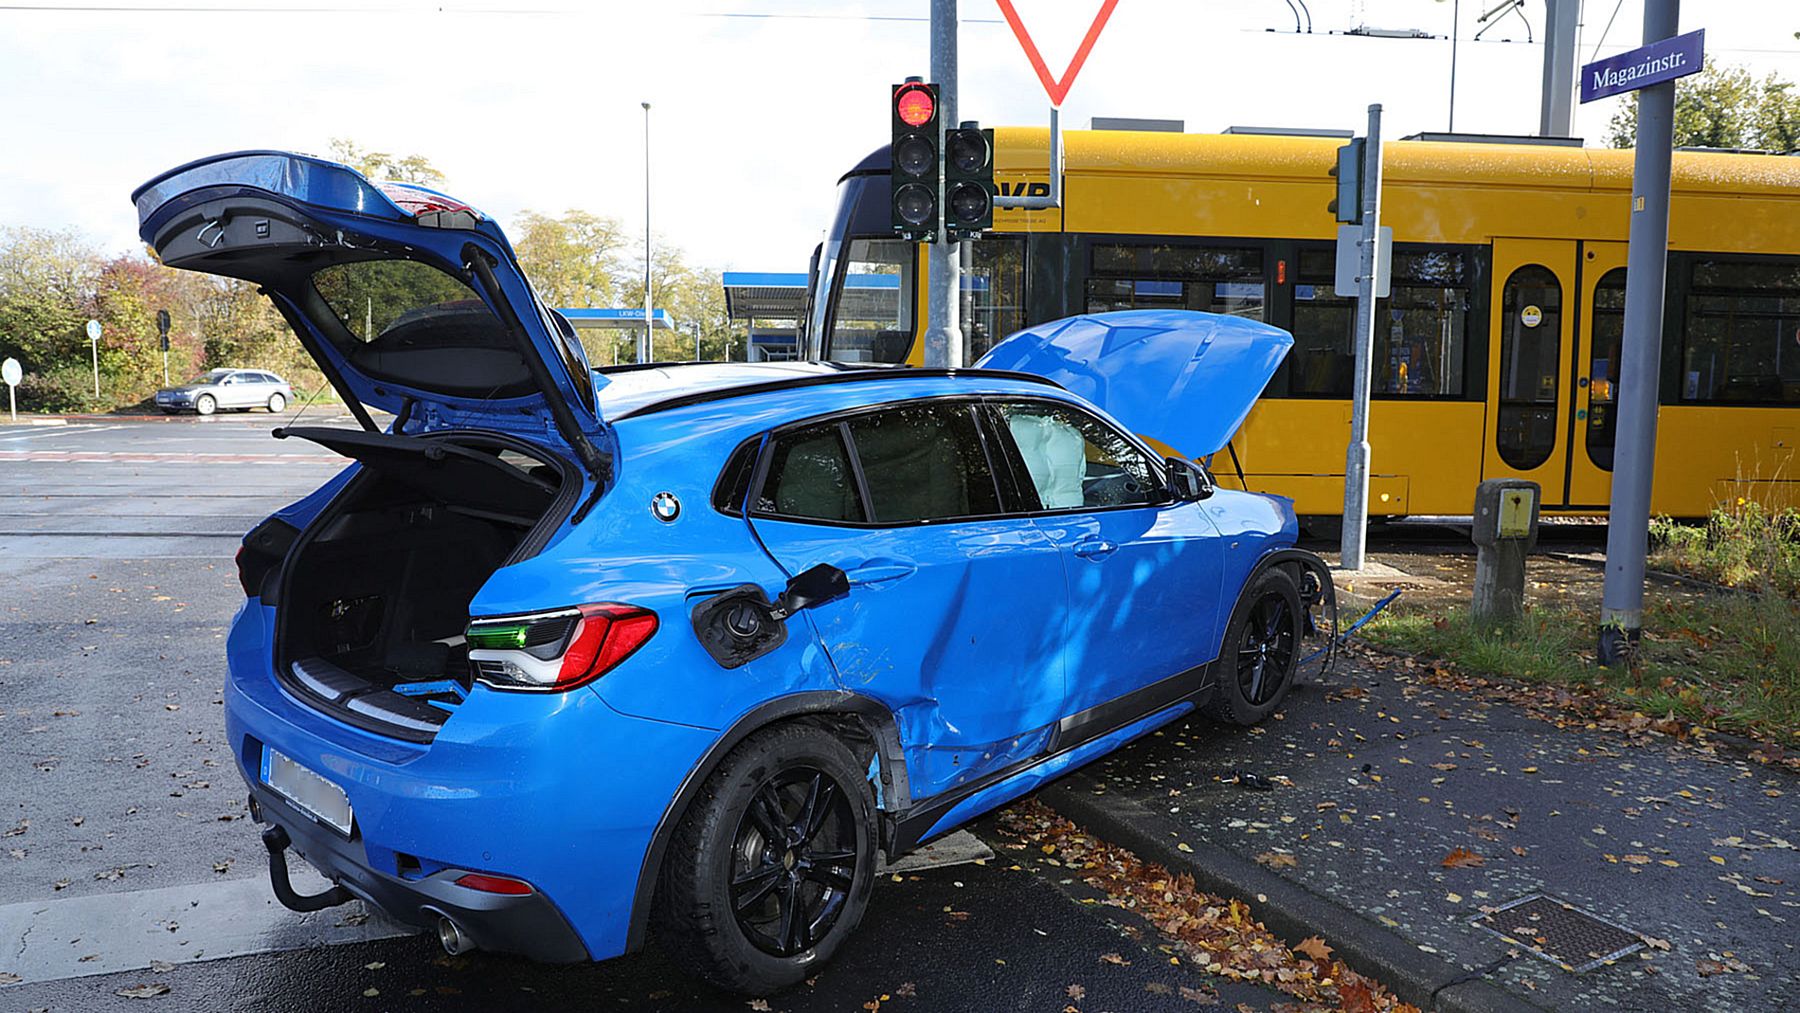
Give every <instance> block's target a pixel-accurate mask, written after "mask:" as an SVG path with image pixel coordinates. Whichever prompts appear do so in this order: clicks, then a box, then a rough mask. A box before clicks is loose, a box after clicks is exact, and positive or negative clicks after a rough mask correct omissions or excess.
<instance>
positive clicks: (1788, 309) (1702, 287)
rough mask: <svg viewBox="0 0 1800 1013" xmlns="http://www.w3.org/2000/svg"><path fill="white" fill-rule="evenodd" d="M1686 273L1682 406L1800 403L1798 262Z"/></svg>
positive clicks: (1702, 263)
mask: <svg viewBox="0 0 1800 1013" xmlns="http://www.w3.org/2000/svg"><path fill="white" fill-rule="evenodd" d="M1688 270H1689V272H1690V273H1689V275H1688V293H1687V316H1686V320H1685V321H1684V324H1685V327H1684V333H1683V336H1682V377H1681V385H1682V386H1681V394H1682V400H1684V401H1703V402H1704V401H1713V402H1722V403H1727V404H1800V258H1783V259H1782V260H1780V261H1768V260H1764V261H1734V260H1723V259H1713V258H1695V259H1694V260H1692V261H1691V262H1690V264H1689V268H1688Z"/></svg>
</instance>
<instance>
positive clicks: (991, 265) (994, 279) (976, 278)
mask: <svg viewBox="0 0 1800 1013" xmlns="http://www.w3.org/2000/svg"><path fill="white" fill-rule="evenodd" d="M962 250H963V265H962V300H963V301H962V323H963V329H964V332H965V333H966V334H967V335H968V342H969V343H968V348H969V353H968V354H969V361H970V362H974V361H975V360H976V359H979V358H981V357H982V356H983V355H986V354H987V351H988V349H990V348H992V347H994V342H996V341H999V340H1000V339H1001V338H1004V337H1006V336H1007V335H1009V334H1012V333H1014V332H1016V331H1021V330H1024V329H1025V238H1024V237H1023V236H985V237H983V238H982V239H981V240H980V241H979V242H974V243H964V244H962Z"/></svg>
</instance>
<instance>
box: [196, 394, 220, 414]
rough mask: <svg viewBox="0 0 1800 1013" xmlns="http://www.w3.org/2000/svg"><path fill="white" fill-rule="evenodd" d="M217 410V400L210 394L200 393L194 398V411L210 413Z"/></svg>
mask: <svg viewBox="0 0 1800 1013" xmlns="http://www.w3.org/2000/svg"><path fill="white" fill-rule="evenodd" d="M218 410H219V402H218V401H216V400H214V398H213V396H212V395H211V394H202V395H200V396H199V397H197V398H195V399H194V411H196V412H199V413H200V414H201V415H211V414H212V413H213V412H216V411H218Z"/></svg>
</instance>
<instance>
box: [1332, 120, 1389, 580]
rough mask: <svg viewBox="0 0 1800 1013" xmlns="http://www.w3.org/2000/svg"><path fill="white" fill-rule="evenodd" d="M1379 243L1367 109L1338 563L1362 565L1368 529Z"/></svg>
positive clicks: (1375, 133)
mask: <svg viewBox="0 0 1800 1013" xmlns="http://www.w3.org/2000/svg"><path fill="white" fill-rule="evenodd" d="M1380 241H1381V105H1380V103H1377V104H1375V105H1372V106H1370V107H1369V136H1368V139H1367V140H1366V141H1364V142H1363V170H1362V239H1361V241H1359V242H1358V243H1357V246H1358V247H1359V249H1358V251H1357V253H1358V255H1359V259H1358V261H1357V271H1356V335H1355V337H1356V384H1355V387H1354V389H1353V391H1352V393H1353V395H1354V397H1355V400H1354V401H1352V402H1351V403H1350V446H1349V449H1348V450H1347V451H1346V452H1345V454H1344V521H1343V533H1342V538H1343V542H1342V544H1341V545H1340V546H1339V555H1338V565H1339V566H1340V567H1342V568H1343V569H1346V570H1360V569H1362V567H1363V549H1364V547H1365V546H1366V545H1367V541H1368V535H1369V532H1368V528H1369V386H1370V383H1371V380H1372V375H1373V371H1374V362H1373V359H1374V356H1375V270H1376V267H1375V265H1376V259H1377V251H1378V245H1379V243H1380Z"/></svg>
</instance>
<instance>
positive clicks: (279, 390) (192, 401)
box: [156, 369, 294, 415]
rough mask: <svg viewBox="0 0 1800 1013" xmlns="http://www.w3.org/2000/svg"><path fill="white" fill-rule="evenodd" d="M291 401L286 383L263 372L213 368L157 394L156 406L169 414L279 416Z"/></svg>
mask: <svg viewBox="0 0 1800 1013" xmlns="http://www.w3.org/2000/svg"><path fill="white" fill-rule="evenodd" d="M293 398H294V389H293V388H292V387H290V386H288V382H287V381H286V380H283V379H282V378H281V377H279V376H276V375H275V374H274V373H270V372H268V371H266V370H260V369H215V370H212V371H211V372H209V373H206V374H205V375H203V376H198V377H195V378H194V379H193V380H192V381H191V382H189V383H187V384H184V385H182V386H180V387H165V388H163V389H162V390H159V391H157V392H156V407H158V408H161V409H162V410H163V411H165V412H168V413H170V414H174V413H175V412H183V411H194V412H199V413H200V414H201V415H211V414H212V413H213V412H216V411H218V410H219V409H221V408H240V409H244V410H249V409H251V408H267V409H268V410H269V411H271V412H274V413H276V414H280V413H281V411H282V410H283V409H285V408H287V403H288V402H289V401H291V400H293Z"/></svg>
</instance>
